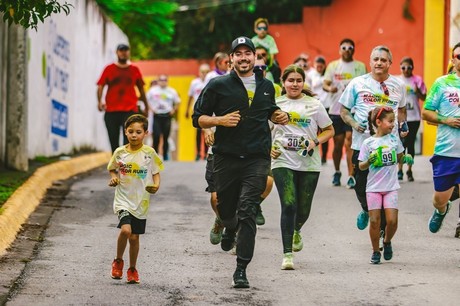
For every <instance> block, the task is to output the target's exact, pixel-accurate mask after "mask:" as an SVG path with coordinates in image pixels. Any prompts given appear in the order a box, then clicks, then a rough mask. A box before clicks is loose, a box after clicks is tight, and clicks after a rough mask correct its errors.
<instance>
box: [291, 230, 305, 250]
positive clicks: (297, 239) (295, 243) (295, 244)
mask: <svg viewBox="0 0 460 306" xmlns="http://www.w3.org/2000/svg"><path fill="white" fill-rule="evenodd" d="M302 249H303V241H302V236H301V235H300V231H294V235H292V250H293V251H294V252H300V251H302Z"/></svg>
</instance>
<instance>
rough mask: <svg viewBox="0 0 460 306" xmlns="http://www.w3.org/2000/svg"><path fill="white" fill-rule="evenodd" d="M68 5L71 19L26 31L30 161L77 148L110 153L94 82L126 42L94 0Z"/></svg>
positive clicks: (54, 17) (59, 17)
mask: <svg viewBox="0 0 460 306" xmlns="http://www.w3.org/2000/svg"><path fill="white" fill-rule="evenodd" d="M71 3H72V4H73V5H74V7H73V8H72V9H71V13H70V15H68V16H66V15H65V14H60V15H52V16H51V17H50V18H48V19H46V20H45V23H44V24H40V25H39V27H38V31H34V30H30V31H29V32H28V35H29V63H28V69H29V71H28V74H29V78H28V100H29V101H28V120H29V121H28V122H29V126H28V142H29V143H28V144H29V146H28V151H29V152H28V156H29V158H34V157H36V156H38V155H44V156H54V155H59V154H62V153H64V154H65V153H69V152H71V151H72V149H73V148H81V147H82V146H91V147H93V148H96V149H98V150H104V151H109V150H110V145H109V140H108V136H107V131H106V128H105V125H104V119H103V113H101V112H99V111H98V110H97V98H96V82H97V80H98V78H99V76H100V74H101V72H102V70H103V68H104V67H105V66H106V65H107V64H109V63H111V62H113V61H115V59H116V54H115V48H116V45H117V44H119V43H121V42H124V43H126V42H127V41H128V40H127V37H126V35H125V34H124V33H123V32H121V30H120V29H119V28H118V27H117V26H116V25H115V24H114V23H112V22H111V21H109V20H104V17H103V15H102V13H101V12H100V10H99V8H98V7H97V5H96V4H95V2H94V1H93V0H75V1H71ZM52 101H57V103H53V102H52ZM53 105H57V107H56V106H54V107H53Z"/></svg>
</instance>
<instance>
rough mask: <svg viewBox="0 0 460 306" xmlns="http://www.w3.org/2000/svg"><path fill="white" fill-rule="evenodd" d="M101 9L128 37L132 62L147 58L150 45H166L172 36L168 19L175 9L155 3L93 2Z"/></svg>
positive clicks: (129, 0) (151, 0)
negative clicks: (134, 59)
mask: <svg viewBox="0 0 460 306" xmlns="http://www.w3.org/2000/svg"><path fill="white" fill-rule="evenodd" d="M96 2H97V3H98V4H99V6H100V7H101V9H102V10H103V11H104V12H105V13H106V14H107V15H108V16H109V17H110V18H111V19H112V20H113V21H114V22H115V23H116V24H117V25H118V26H119V27H120V29H121V30H122V31H123V32H124V33H125V34H126V35H127V36H128V38H129V40H130V44H131V48H132V49H133V52H132V53H133V58H148V57H149V56H150V46H151V44H152V43H153V42H155V43H157V44H160V45H161V44H166V43H169V42H171V40H172V37H173V35H174V26H175V21H174V19H173V18H172V17H173V13H174V12H175V11H176V10H177V8H178V5H177V4H176V3H175V2H171V1H157V0H116V1H114V0H96Z"/></svg>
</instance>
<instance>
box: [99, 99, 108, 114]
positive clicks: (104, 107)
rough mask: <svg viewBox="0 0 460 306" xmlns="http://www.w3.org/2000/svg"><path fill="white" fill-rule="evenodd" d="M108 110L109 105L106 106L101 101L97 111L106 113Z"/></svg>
mask: <svg viewBox="0 0 460 306" xmlns="http://www.w3.org/2000/svg"><path fill="white" fill-rule="evenodd" d="M106 108H107V105H105V103H102V101H99V102H98V103H97V109H98V110H99V111H100V112H102V111H105V109H106Z"/></svg>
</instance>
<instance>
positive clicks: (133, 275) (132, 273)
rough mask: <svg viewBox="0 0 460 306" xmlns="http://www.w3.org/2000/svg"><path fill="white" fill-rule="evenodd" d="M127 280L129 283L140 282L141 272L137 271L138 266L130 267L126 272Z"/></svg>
mask: <svg viewBox="0 0 460 306" xmlns="http://www.w3.org/2000/svg"><path fill="white" fill-rule="evenodd" d="M126 274H127V275H126V282H127V283H128V284H139V282H140V281H139V273H137V270H136V268H129V269H128V272H127V273H126Z"/></svg>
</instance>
